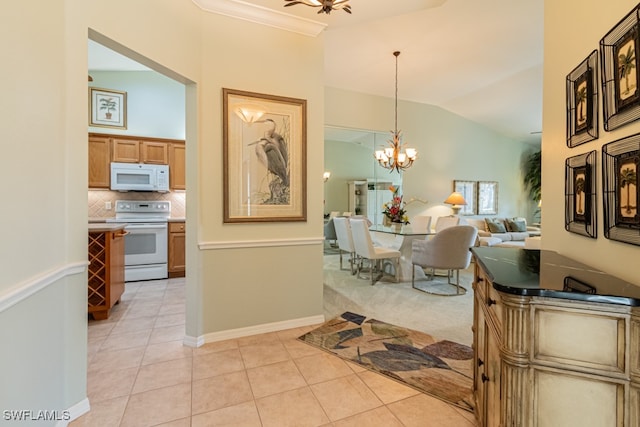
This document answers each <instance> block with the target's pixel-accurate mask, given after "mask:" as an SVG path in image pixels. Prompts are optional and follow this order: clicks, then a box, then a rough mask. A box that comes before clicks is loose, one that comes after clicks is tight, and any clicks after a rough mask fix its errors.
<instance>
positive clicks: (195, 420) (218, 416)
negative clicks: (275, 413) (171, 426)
mask: <svg viewBox="0 0 640 427" xmlns="http://www.w3.org/2000/svg"><path fill="white" fill-rule="evenodd" d="M211 426H225V427H262V423H261V422H260V416H259V415H258V410H257V409H256V404H255V403H254V402H253V401H251V402H245V403H241V404H239V405H233V406H229V407H226V408H222V409H218V410H216V411H211V412H205V413H204V414H199V415H194V416H193V417H192V419H191V427H211Z"/></svg>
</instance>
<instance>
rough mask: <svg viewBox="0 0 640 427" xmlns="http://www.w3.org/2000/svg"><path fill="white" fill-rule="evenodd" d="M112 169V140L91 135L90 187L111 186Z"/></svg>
mask: <svg viewBox="0 0 640 427" xmlns="http://www.w3.org/2000/svg"><path fill="white" fill-rule="evenodd" d="M110 169H111V141H109V138H103V137H89V188H109V185H110V182H109V181H110V176H111V173H110V172H111V171H110Z"/></svg>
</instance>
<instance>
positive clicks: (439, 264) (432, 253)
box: [411, 225, 478, 296]
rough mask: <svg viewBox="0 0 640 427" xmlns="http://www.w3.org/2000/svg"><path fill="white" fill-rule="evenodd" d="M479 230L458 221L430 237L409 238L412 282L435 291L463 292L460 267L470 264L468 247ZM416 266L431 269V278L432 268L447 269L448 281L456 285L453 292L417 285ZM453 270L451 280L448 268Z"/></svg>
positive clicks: (460, 293) (429, 290) (427, 290)
mask: <svg viewBox="0 0 640 427" xmlns="http://www.w3.org/2000/svg"><path fill="white" fill-rule="evenodd" d="M477 235H478V230H477V229H476V228H475V227H472V226H470V225H457V226H453V227H448V228H445V229H443V230H441V231H439V232H438V233H436V234H435V235H434V236H433V238H431V239H429V240H414V241H413V242H412V247H411V249H412V253H411V264H412V267H413V272H412V275H411V286H412V287H413V288H414V289H418V290H420V291H423V292H427V293H431V294H435V295H447V296H451V295H464V294H465V293H466V292H467V290H466V289H465V288H463V287H462V286H460V270H463V269H465V268H467V267H469V264H470V263H471V251H470V250H469V249H470V248H471V247H472V246H473V245H474V243H475V241H476V237H477ZM416 267H421V268H429V269H431V275H430V277H429V280H433V276H434V271H435V269H442V270H447V285H451V286H455V288H456V293H455V294H451V293H445V292H439V291H436V290H434V289H433V287H432V289H429V288H424V287H423V288H420V287H416V284H415V269H416ZM453 270H455V272H456V282H455V283H451V272H452V271H453Z"/></svg>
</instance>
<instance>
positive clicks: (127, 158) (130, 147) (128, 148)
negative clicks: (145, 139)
mask: <svg viewBox="0 0 640 427" xmlns="http://www.w3.org/2000/svg"><path fill="white" fill-rule="evenodd" d="M111 145H112V152H113V155H112V157H111V160H112V161H114V162H121V163H140V141H136V140H131V139H120V138H113V139H112V140H111Z"/></svg>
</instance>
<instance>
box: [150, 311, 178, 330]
mask: <svg viewBox="0 0 640 427" xmlns="http://www.w3.org/2000/svg"><path fill="white" fill-rule="evenodd" d="M184 323H185V314H184V313H178V314H166V315H164V316H158V317H156V324H155V326H154V328H166V327H167V326H177V325H184Z"/></svg>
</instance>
